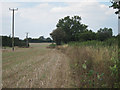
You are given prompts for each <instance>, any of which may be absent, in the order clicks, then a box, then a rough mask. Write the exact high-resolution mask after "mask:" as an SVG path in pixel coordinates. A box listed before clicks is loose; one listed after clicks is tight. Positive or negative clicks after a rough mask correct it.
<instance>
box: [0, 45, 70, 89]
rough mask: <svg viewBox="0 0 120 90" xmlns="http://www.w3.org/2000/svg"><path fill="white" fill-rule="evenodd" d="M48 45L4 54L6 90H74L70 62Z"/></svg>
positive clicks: (4, 83) (9, 51) (4, 51)
mask: <svg viewBox="0 0 120 90" xmlns="http://www.w3.org/2000/svg"><path fill="white" fill-rule="evenodd" d="M47 45H48V44H45V43H43V44H31V48H21V49H20V48H16V50H15V52H12V51H11V49H7V50H3V57H2V59H3V60H2V66H3V69H2V70H3V74H2V79H3V81H2V83H3V88H5V87H7V88H70V87H71V84H72V80H71V75H70V74H71V73H70V67H69V66H70V65H69V58H68V57H66V56H65V55H64V54H63V53H61V52H60V51H58V50H56V49H48V48H46V46H47Z"/></svg>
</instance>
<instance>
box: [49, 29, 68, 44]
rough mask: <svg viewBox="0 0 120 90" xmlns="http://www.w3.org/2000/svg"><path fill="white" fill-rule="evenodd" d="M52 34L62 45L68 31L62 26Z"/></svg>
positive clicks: (57, 42)
mask: <svg viewBox="0 0 120 90" xmlns="http://www.w3.org/2000/svg"><path fill="white" fill-rule="evenodd" d="M50 35H51V37H52V38H53V40H54V41H55V42H56V44H57V45H61V43H62V41H63V40H64V39H65V36H66V33H65V32H64V31H63V30H62V29H61V28H57V29H55V30H54V31H53V32H52V33H51V34H50Z"/></svg>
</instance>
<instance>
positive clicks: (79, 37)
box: [75, 30, 96, 41]
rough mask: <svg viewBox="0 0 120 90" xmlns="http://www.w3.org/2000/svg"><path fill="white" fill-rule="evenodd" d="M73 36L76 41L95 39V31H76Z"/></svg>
mask: <svg viewBox="0 0 120 90" xmlns="http://www.w3.org/2000/svg"><path fill="white" fill-rule="evenodd" d="M75 38H76V40H77V41H88V40H96V33H94V32H92V30H86V31H84V32H82V33H77V34H76V35H75Z"/></svg>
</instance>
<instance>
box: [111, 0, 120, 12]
mask: <svg viewBox="0 0 120 90" xmlns="http://www.w3.org/2000/svg"><path fill="white" fill-rule="evenodd" d="M111 3H112V6H110V7H112V8H113V9H117V11H116V12H115V14H119V12H120V1H118V2H117V1H114V0H112V1H111Z"/></svg>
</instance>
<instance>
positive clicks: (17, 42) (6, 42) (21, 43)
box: [0, 36, 26, 47]
mask: <svg viewBox="0 0 120 90" xmlns="http://www.w3.org/2000/svg"><path fill="white" fill-rule="evenodd" d="M0 38H2V46H3V47H12V38H11V37H10V36H0ZM14 46H18V47H25V46H26V41H25V40H21V39H19V38H18V37H15V38H14Z"/></svg>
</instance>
